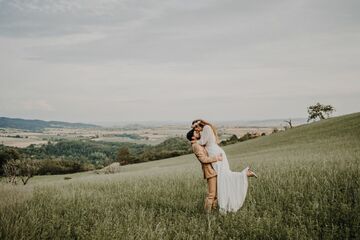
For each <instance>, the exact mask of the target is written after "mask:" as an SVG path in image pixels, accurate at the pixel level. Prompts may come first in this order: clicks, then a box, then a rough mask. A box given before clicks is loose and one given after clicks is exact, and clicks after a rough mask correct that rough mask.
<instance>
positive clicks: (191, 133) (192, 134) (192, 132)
mask: <svg viewBox="0 0 360 240" xmlns="http://www.w3.org/2000/svg"><path fill="white" fill-rule="evenodd" d="M193 136H194V129H191V130H190V131H189V132H188V133H187V134H186V138H187V139H188V140H189V141H190V142H191V141H192V137H193Z"/></svg>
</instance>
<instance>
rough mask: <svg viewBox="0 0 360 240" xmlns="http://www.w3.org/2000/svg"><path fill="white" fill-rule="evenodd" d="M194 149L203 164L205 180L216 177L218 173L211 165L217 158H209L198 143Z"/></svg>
mask: <svg viewBox="0 0 360 240" xmlns="http://www.w3.org/2000/svg"><path fill="white" fill-rule="evenodd" d="M192 149H193V151H194V153H195V155H196V157H197V159H198V160H199V161H200V163H201V167H202V170H203V172H204V178H205V179H208V178H211V177H215V176H216V171H215V170H214V168H213V167H212V166H211V163H213V162H216V161H217V159H216V157H215V156H214V157H209V155H208V153H207V151H206V149H205V148H204V147H203V146H201V145H200V144H198V143H193V144H192Z"/></svg>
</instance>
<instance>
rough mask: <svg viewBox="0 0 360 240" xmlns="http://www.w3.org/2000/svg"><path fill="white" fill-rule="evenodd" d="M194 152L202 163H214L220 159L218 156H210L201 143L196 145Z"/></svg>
mask: <svg viewBox="0 0 360 240" xmlns="http://www.w3.org/2000/svg"><path fill="white" fill-rule="evenodd" d="M194 153H195V155H196V157H197V159H199V161H200V162H202V163H213V162H217V161H218V159H217V157H216V156H213V157H209V156H208V155H207V153H206V152H205V151H204V150H203V147H202V146H200V145H195V146H194Z"/></svg>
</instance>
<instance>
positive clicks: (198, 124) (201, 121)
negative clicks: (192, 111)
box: [191, 119, 220, 143]
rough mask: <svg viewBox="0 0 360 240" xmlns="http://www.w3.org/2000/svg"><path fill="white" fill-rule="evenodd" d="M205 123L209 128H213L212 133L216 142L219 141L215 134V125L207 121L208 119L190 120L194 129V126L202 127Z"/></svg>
mask: <svg viewBox="0 0 360 240" xmlns="http://www.w3.org/2000/svg"><path fill="white" fill-rule="evenodd" d="M205 125H209V126H210V127H211V129H212V130H213V133H214V135H215V139H216V142H217V143H220V141H219V136H218V134H217V130H216V127H215V126H214V125H212V124H211V123H209V122H208V121H206V120H204V119H196V120H194V121H193V122H192V125H191V127H192V128H193V129H194V128H195V127H196V126H199V127H201V128H204V126H205Z"/></svg>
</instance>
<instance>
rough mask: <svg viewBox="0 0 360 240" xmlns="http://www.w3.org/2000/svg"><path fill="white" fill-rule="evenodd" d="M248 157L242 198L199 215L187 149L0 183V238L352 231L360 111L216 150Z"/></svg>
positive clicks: (358, 207)
mask: <svg viewBox="0 0 360 240" xmlns="http://www.w3.org/2000/svg"><path fill="white" fill-rule="evenodd" d="M224 150H225V151H226V153H227V156H228V158H229V160H230V164H231V167H232V169H233V170H234V171H239V170H242V169H243V168H244V167H246V166H247V165H251V166H252V167H253V168H254V169H255V170H256V172H257V174H258V175H259V178H258V179H251V180H250V183H249V191H248V195H247V198H246V201H245V204H244V206H243V207H242V208H241V209H240V210H239V211H238V212H237V213H235V214H228V215H220V214H218V213H214V214H212V215H209V216H207V215H205V214H204V213H203V200H204V195H205V192H206V185H205V182H204V180H203V179H202V174H201V169H200V164H199V163H198V161H197V160H196V159H195V157H194V156H193V155H185V156H181V157H176V158H170V159H166V160H159V161H153V162H148V163H142V164H134V165H128V166H124V167H122V168H121V172H120V173H117V174H108V175H103V174H100V175H97V174H95V173H93V172H87V173H79V174H73V175H66V176H68V177H71V178H72V179H71V180H64V176H65V175H58V176H41V177H36V178H34V179H31V180H30V183H29V185H27V186H11V185H9V184H6V183H5V182H4V181H3V182H2V183H0V239H22V238H26V239H75V238H76V239H359V238H360V231H359V226H360V218H359V216H358V215H359V212H360V180H359V179H360V113H355V114H350V115H346V116H341V117H335V118H331V119H328V120H323V121H321V122H316V123H312V124H308V125H304V126H299V127H296V128H294V129H290V130H288V131H286V132H279V133H276V134H273V135H270V136H265V137H261V138H256V139H253V140H249V141H246V142H241V143H238V144H234V145H230V146H227V147H225V148H224Z"/></svg>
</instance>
